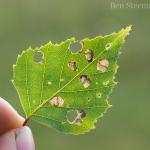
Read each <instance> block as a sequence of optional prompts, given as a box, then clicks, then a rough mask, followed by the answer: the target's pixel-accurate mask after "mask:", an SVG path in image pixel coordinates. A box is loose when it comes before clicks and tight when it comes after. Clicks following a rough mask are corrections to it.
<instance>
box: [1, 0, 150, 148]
mask: <svg viewBox="0 0 150 150" xmlns="http://www.w3.org/2000/svg"><path fill="white" fill-rule="evenodd" d="M131 1H132V0H130V2H131ZM132 2H133V1H132ZM139 2H141V1H139ZM142 2H148V1H146V0H144V1H142ZM110 4H111V1H110V0H42V1H41V0H0V96H1V97H3V98H5V99H6V100H8V101H9V102H10V103H11V104H12V105H13V106H14V107H15V108H16V109H17V110H18V111H19V113H21V114H23V112H22V109H21V106H20V103H19V99H18V96H17V93H16V91H15V89H14V87H13V86H12V84H11V82H10V80H11V79H12V64H13V63H15V61H16V58H17V54H18V53H20V52H21V51H22V50H23V49H27V48H28V47H29V46H32V47H37V46H40V45H41V44H45V43H46V42H48V41H49V40H51V41H53V42H60V41H62V40H65V39H67V38H70V37H72V36H75V37H76V38H77V39H79V40H80V39H82V38H84V37H90V38H92V37H95V36H97V35H100V34H103V35H105V34H109V33H111V32H113V31H119V30H120V29H121V28H122V27H126V26H127V25H130V24H132V25H133V32H132V34H131V35H130V36H129V37H128V38H127V42H126V44H125V46H124V47H123V50H122V51H123V54H122V55H121V57H120V59H119V64H120V69H119V72H118V74H117V80H118V81H119V84H118V86H117V87H116V88H115V89H114V92H113V94H112V95H111V97H110V101H111V104H112V105H113V107H112V108H111V109H110V110H109V112H108V113H107V114H105V116H104V118H102V119H101V120H100V121H98V123H97V124H96V127H97V128H96V129H95V130H93V131H91V132H90V133H87V134H85V135H79V136H71V135H64V134H62V133H58V132H57V131H55V130H54V129H49V128H47V127H43V126H42V125H39V124H37V123H35V122H32V123H31V124H30V126H31V128H32V130H33V134H34V137H35V143H36V149H37V150H59V149H61V150H100V149H101V150H150V9H111V8H110Z"/></svg>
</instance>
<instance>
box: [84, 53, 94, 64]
mask: <svg viewBox="0 0 150 150" xmlns="http://www.w3.org/2000/svg"><path fill="white" fill-rule="evenodd" d="M93 56H94V53H93V51H91V50H87V51H86V52H85V58H86V60H87V61H88V62H92V60H93Z"/></svg>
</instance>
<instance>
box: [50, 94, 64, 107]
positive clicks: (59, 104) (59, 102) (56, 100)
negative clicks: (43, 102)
mask: <svg viewBox="0 0 150 150" xmlns="http://www.w3.org/2000/svg"><path fill="white" fill-rule="evenodd" d="M49 103H50V104H51V105H52V106H55V107H62V106H63V104H64V100H63V99H62V98H61V97H60V96H55V97H53V98H52V99H51V100H50V101H49Z"/></svg>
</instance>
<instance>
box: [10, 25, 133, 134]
mask: <svg viewBox="0 0 150 150" xmlns="http://www.w3.org/2000/svg"><path fill="white" fill-rule="evenodd" d="M130 30H131V27H127V28H126V29H122V30H121V31H120V32H119V33H113V34H111V35H108V36H105V37H102V36H99V37H96V38H94V39H84V40H82V43H83V47H82V51H80V52H78V53H75V54H72V53H71V51H70V45H71V44H72V43H74V42H75V39H74V38H72V39H69V40H66V41H65V42H62V43H61V44H52V43H51V42H50V43H48V44H46V45H45V46H42V47H40V48H38V51H40V52H42V53H43V58H42V63H41V62H40V63H39V64H36V63H35V62H34V61H33V57H34V55H35V50H33V49H28V50H27V51H25V52H23V53H22V54H21V56H20V57H19V58H18V60H17V64H16V67H14V82H13V83H14V85H15V87H16V89H17V91H18V94H19V97H20V100H21V103H22V106H23V109H24V111H25V113H26V117H27V118H31V117H32V119H33V120H36V121H38V122H43V123H44V124H46V125H48V126H52V127H54V128H55V129H57V130H59V131H62V132H64V133H69V134H80V133H84V132H87V131H89V130H90V129H93V128H94V124H95V122H96V121H97V119H98V118H99V117H100V116H102V115H103V114H104V113H105V112H106V111H107V109H108V108H109V107H110V105H109V103H108V96H109V95H110V93H111V92H112V89H113V87H114V86H115V81H114V79H115V74H116V72H117V68H118V65H117V64H116V62H117V59H118V56H119V50H120V48H121V46H122V45H123V44H124V42H125V37H126V36H127V35H128V34H129V32H130ZM87 50H88V52H89V50H90V51H92V52H93V53H94V56H93V58H92V61H91V62H89V61H87V59H86V57H85V54H86V52H87ZM25 58H26V59H25ZM100 61H101V62H100ZM69 63H70V64H71V67H70V66H69V65H70V64H69ZM98 63H102V64H101V67H102V68H103V69H106V71H105V72H103V71H102V72H100V71H99V70H97V68H96V66H97V65H98ZM21 64H22V65H21ZM74 65H75V66H74ZM105 65H106V66H105ZM74 67H77V68H74ZM22 68H25V69H24V70H23V69H22ZM102 68H101V69H102ZM22 70H23V71H22ZM83 75H84V77H85V76H88V80H89V83H88V85H86V86H83V84H82V83H81V81H80V80H81V79H80V78H81V76H83ZM24 78H25V79H24ZM56 97H57V98H58V97H60V98H62V101H63V103H62V105H63V106H60V107H58V106H57V107H56V106H55V107H54V105H52V103H51V101H52V99H53V98H55V101H54V102H55V103H56V102H57V103H58V99H57V101H56ZM30 106H31V107H30ZM31 110H32V111H31ZM71 110H76V111H81V110H82V111H83V110H84V112H85V113H86V116H85V118H81V116H80V118H78V121H80V122H78V124H77V122H76V123H75V122H74V123H70V122H69V121H68V119H67V117H66V116H67V112H68V111H71ZM78 115H81V114H80V113H78ZM79 119H80V120H79ZM76 121H77V120H76Z"/></svg>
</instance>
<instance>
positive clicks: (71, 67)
mask: <svg viewBox="0 0 150 150" xmlns="http://www.w3.org/2000/svg"><path fill="white" fill-rule="evenodd" d="M68 67H69V68H70V69H71V70H73V71H76V70H77V65H76V62H75V61H71V62H69V63H68Z"/></svg>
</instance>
